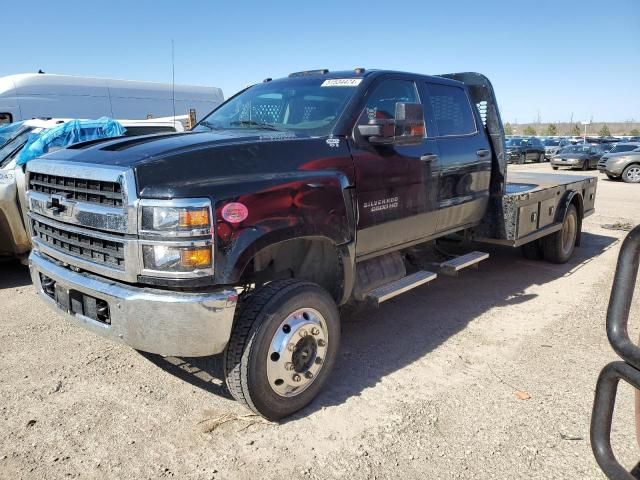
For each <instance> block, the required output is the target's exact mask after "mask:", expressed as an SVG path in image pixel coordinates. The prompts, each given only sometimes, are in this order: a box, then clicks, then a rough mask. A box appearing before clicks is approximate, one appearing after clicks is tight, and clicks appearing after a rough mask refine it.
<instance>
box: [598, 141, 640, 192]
mask: <svg viewBox="0 0 640 480" xmlns="http://www.w3.org/2000/svg"><path fill="white" fill-rule="evenodd" d="M598 170H599V171H600V172H602V173H604V174H606V175H607V177H609V179H610V180H618V179H622V180H623V181H625V182H627V183H640V142H626V143H618V144H617V145H615V146H614V147H613V148H612V149H611V150H610V151H609V152H608V153H606V154H605V155H603V156H602V157H601V158H600V161H599V162H598Z"/></svg>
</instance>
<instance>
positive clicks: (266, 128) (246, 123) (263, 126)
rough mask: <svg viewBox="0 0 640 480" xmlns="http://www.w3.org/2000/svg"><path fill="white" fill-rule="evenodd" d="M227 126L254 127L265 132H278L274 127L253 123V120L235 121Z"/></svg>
mask: <svg viewBox="0 0 640 480" xmlns="http://www.w3.org/2000/svg"><path fill="white" fill-rule="evenodd" d="M229 125H242V126H247V127H255V128H262V129H265V130H278V128H277V127H275V126H274V125H270V124H268V123H261V122H255V121H253V120H236V121H235V122H230V123H229Z"/></svg>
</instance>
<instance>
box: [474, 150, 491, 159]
mask: <svg viewBox="0 0 640 480" xmlns="http://www.w3.org/2000/svg"><path fill="white" fill-rule="evenodd" d="M489 153H491V152H490V151H489V150H487V149H486V148H481V149H480V150H478V151H476V155H477V156H479V157H480V158H484V157H487V156H489Z"/></svg>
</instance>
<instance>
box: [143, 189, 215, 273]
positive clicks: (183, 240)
mask: <svg viewBox="0 0 640 480" xmlns="http://www.w3.org/2000/svg"><path fill="white" fill-rule="evenodd" d="M138 222H139V223H138V224H139V228H138V233H139V235H140V240H139V242H140V256H141V257H142V272H141V273H142V274H143V275H149V276H157V277H173V278H196V277H203V276H210V275H213V239H212V226H213V218H212V210H211V202H210V201H209V200H208V199H176V200H147V199H142V200H140V207H139V216H138Z"/></svg>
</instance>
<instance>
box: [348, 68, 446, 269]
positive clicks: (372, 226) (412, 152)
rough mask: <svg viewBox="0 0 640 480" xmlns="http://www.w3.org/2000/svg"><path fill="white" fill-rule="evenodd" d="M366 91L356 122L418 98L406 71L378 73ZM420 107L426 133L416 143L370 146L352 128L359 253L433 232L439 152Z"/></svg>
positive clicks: (388, 112) (391, 112)
mask: <svg viewBox="0 0 640 480" xmlns="http://www.w3.org/2000/svg"><path fill="white" fill-rule="evenodd" d="M369 91H370V92H371V93H370V94H369V95H367V99H366V102H365V105H364V108H363V109H362V112H361V115H360V117H359V119H358V122H357V125H360V124H366V123H367V122H368V121H369V119H370V118H371V119H374V118H376V119H392V118H394V116H395V106H396V103H398V102H408V103H423V102H422V100H421V98H420V94H419V92H418V85H417V84H416V82H415V81H414V79H413V78H411V77H408V76H389V77H383V78H381V79H379V80H378V82H377V83H375V84H374V85H372V87H371V89H370V90H369ZM424 107H425V105H424V103H423V108H424ZM424 111H425V116H426V117H427V118H425V129H426V131H427V133H426V135H425V137H424V139H423V141H422V143H420V144H419V145H372V144H371V143H369V142H367V141H366V140H365V139H362V138H360V137H359V135H358V134H357V129H354V136H353V145H352V152H353V159H354V165H355V171H356V182H355V183H356V189H357V197H358V219H357V236H356V239H357V241H356V256H358V257H363V256H369V255H371V256H373V255H374V254H377V253H381V252H383V251H385V250H393V249H395V248H397V247H398V246H401V245H406V244H409V243H411V242H414V241H416V240H418V239H421V238H425V237H428V236H429V235H432V234H433V233H434V232H435V229H436V221H437V216H436V214H437V192H438V179H439V157H438V154H439V152H438V145H437V143H436V141H435V139H434V138H432V137H430V135H429V134H430V132H432V131H433V125H432V122H431V120H430V118H429V117H430V115H429V111H428V109H427V108H424Z"/></svg>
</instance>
